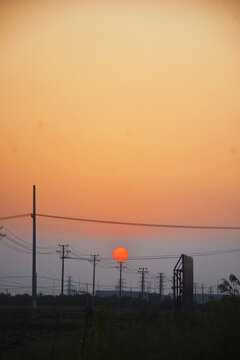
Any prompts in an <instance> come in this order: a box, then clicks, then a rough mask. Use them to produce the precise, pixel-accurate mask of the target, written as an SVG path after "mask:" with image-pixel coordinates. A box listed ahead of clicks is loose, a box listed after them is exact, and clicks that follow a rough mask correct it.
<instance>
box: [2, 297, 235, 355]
mask: <svg viewBox="0 0 240 360" xmlns="http://www.w3.org/2000/svg"><path fill="white" fill-rule="evenodd" d="M203 310H204V311H203ZM0 334H1V342H0V358H1V359H3V360H7V359H9V360H13V359H14V360H17V359H24V360H25V359H26V360H27V359H36V360H38V359H44V360H47V359H83V360H87V359H89V360H91V359H93V360H95V359H99V360H101V359H103V360H108V359H109V360H110V359H111V360H114V359H116V360H118V359H131V360H135V359H138V360H139V359H140V360H141V359H144V360H145V359H148V360H155V359H156V360H157V359H166V360H171V359H179V360H181V359H185V360H188V359H189V360H190V359H191V360H192V359H194V360H209V359H216V360H221V359H227V360H237V359H240V353H239V343H240V342H239V340H240V300H239V299H238V298H233V297H229V296H228V297H224V298H223V299H222V300H221V301H218V302H212V303H209V304H207V305H206V307H205V309H201V311H195V312H193V313H183V314H182V316H181V318H179V319H178V321H176V319H175V317H174V314H173V312H172V311H159V310H158V309H157V308H153V307H150V308H135V309H133V308H122V309H118V308H116V309H111V308H110V307H106V306H97V307H95V309H94V310H92V309H91V308H90V307H87V308H86V307H85V308H84V307H62V308H60V307H50V306H45V307H41V308H39V309H38V312H37V316H36V317H35V318H32V313H31V308H30V307H29V306H21V307H16V306H11V307H10V306H8V307H6V306H1V313H0Z"/></svg>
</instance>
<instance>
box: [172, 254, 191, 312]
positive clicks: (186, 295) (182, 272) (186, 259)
mask: <svg viewBox="0 0 240 360" xmlns="http://www.w3.org/2000/svg"><path fill="white" fill-rule="evenodd" d="M173 295H174V310H175V315H179V314H180V313H181V311H182V310H183V309H184V310H192V308H193V259H192V257H190V256H187V255H184V254H182V255H181V256H180V258H179V259H178V261H177V264H176V265H175V267H174V269H173Z"/></svg>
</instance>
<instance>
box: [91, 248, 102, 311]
mask: <svg viewBox="0 0 240 360" xmlns="http://www.w3.org/2000/svg"><path fill="white" fill-rule="evenodd" d="M91 258H92V259H91V260H90V261H91V263H92V265H93V287H92V306H94V297H95V273H96V264H97V263H98V262H99V261H100V259H99V255H91Z"/></svg>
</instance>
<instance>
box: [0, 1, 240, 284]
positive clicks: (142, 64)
mask: <svg viewBox="0 0 240 360" xmlns="http://www.w3.org/2000/svg"><path fill="white" fill-rule="evenodd" d="M0 13H1V25H0V79H1V81H0V95H1V96H0V134H1V141H0V159H1V178H0V189H1V206H0V216H6V215H12V214H18V213H25V212H31V207H32V197H31V196H32V185H33V184H36V186H37V211H38V212H39V213H49V214H59V215H65V216H76V217H77V216H79V217H86V218H101V219H114V220H125V221H136V222H137V221H139V222H158V223H175V224H188V225H191V224H200V225H201V224H205V225H220V226H224V225H225V226H232V225H239V224H240V219H239V214H240V185H239V184H240V142H239V134H240V101H239V98H240V66H239V65H240V42H239V35H240V5H239V3H238V1H227V0H219V1H211V0H201V1H200V0H195V1H194V0H185V1H167V0H162V1H160V0H159V1H133V0H128V1H91V2H89V1H77V0H76V1H73V0H72V1H53V0H44V1H37V0H32V1H21V0H18V1H6V0H1V1H0ZM2 224H3V225H6V226H7V227H9V229H10V230H12V231H14V232H15V233H16V234H19V236H21V237H22V238H24V239H26V240H27V241H29V242H30V241H31V221H30V219H29V220H16V221H11V222H10V221H8V222H4V223H2ZM0 225H1V224H0ZM239 235H240V233H239V232H237V231H225V232H223V231H214V232H213V231H212V232H210V231H193V230H191V231H186V230H159V229H158V230H157V229H142V228H130V229H129V228H128V227H120V226H117V227H114V226H107V225H89V224H88V225H87V224H83V223H69V222H60V221H57V220H54V221H53V220H45V219H39V220H38V244H40V245H48V244H51V245H56V244H58V243H71V244H72V246H74V248H76V249H78V250H79V251H80V252H83V253H88V254H90V253H91V254H92V253H98V254H101V255H103V256H111V254H112V251H113V249H114V248H115V247H116V246H125V247H126V248H127V249H128V250H129V255H130V256H137V255H143V254H149V255H155V254H159V255H161V254H169V253H182V252H186V253H190V252H195V251H207V250H220V249H231V248H239V247H240V246H239V245H240V239H239ZM1 254H2V259H1V261H0V271H2V272H5V273H7V274H16V273H24V274H26V273H29V272H30V271H31V258H30V257H29V259H28V261H26V257H27V255H22V254H18V253H15V252H14V251H13V250H10V249H5V248H4V247H1ZM10 259H12V261H13V263H14V266H12V268H11V267H9V261H10ZM50 259H51V260H50ZM56 261H57V258H56V256H45V257H44V256H42V257H41V256H40V257H39V259H38V272H39V273H44V271H45V269H46V271H47V268H48V267H49V266H50V265H51V263H53V265H54V262H56ZM49 263H50V265H49ZM239 264H240V262H239V255H226V256H225V257H223V256H214V257H206V258H201V259H197V260H196V266H195V274H196V281H198V280H199V281H200V282H203V281H204V282H206V283H207V282H209V284H210V283H211V281H212V282H214V281H215V280H217V279H219V278H221V277H227V276H228V275H229V274H230V273H231V272H233V273H235V274H236V275H237V276H239V275H240V273H239ZM131 265H132V266H134V267H138V266H148V267H149V269H151V271H152V272H154V273H157V272H159V271H164V272H166V274H168V276H169V277H170V276H171V271H172V267H173V265H174V261H166V260H164V261H163V262H153V263H151V264H150V263H144V264H143V263H141V262H136V263H134V264H133V263H131ZM66 269H67V270H66V271H67V274H72V275H73V276H74V277H75V279H77V277H78V274H79V273H80V274H81V275H80V276H81V279H82V280H84V281H85V278H88V279H89V281H90V279H91V273H90V275H89V271H90V269H91V268H90V265H86V264H85V263H84V264H82V263H78V262H77V263H74V264H73V262H70V261H69V263H68V264H67V268H66ZM58 270H59V266H58V265H56V268H55V270H54V271H57V273H55V276H58ZM99 271H101V273H99V274H100V275H98V276H99V279H100V278H101V279H103V280H102V281H105V282H106V281H109V283H114V281H115V280H116V279H117V277H118V274H117V270H116V271H115V270H114V271H115V272H116V274H114V273H113V272H112V271H110V270H109V269H106V270H105V269H101V270H99ZM50 273H51V272H50ZM52 274H54V273H52ZM115 275H116V276H115ZM128 276H130V275H126V280H127V279H128ZM134 276H135V277H134V278H133V280H132V283H133V284H137V280H138V278H137V276H136V275H134ZM104 279H105V280H104ZM129 281H130V280H129ZM129 281H128V280H127V283H129Z"/></svg>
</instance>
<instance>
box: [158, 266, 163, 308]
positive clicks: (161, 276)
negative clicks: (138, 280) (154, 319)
mask: <svg viewBox="0 0 240 360" xmlns="http://www.w3.org/2000/svg"><path fill="white" fill-rule="evenodd" d="M158 274H159V300H160V303H161V301H162V294H163V274H164V273H163V272H160V273H158Z"/></svg>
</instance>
